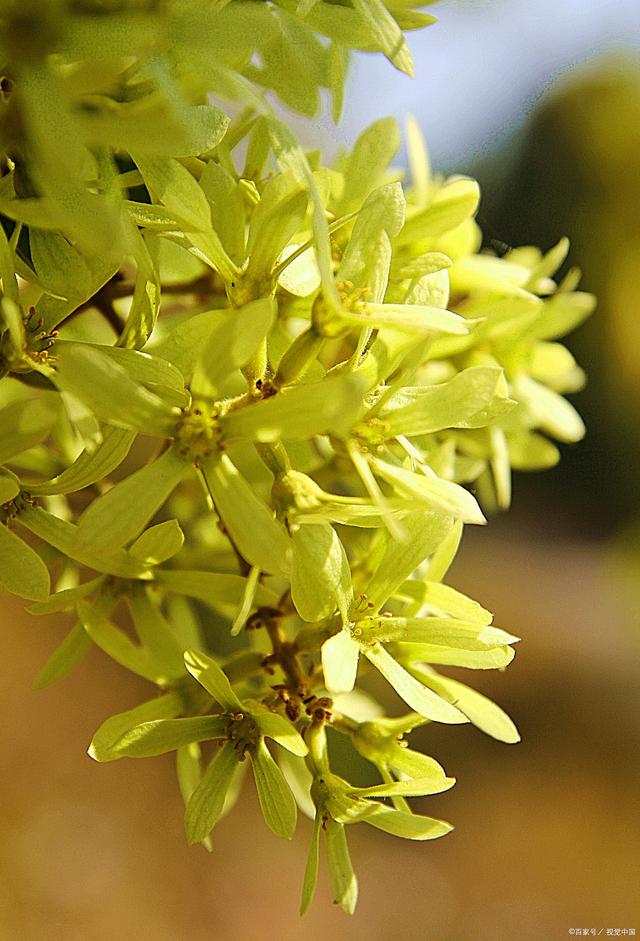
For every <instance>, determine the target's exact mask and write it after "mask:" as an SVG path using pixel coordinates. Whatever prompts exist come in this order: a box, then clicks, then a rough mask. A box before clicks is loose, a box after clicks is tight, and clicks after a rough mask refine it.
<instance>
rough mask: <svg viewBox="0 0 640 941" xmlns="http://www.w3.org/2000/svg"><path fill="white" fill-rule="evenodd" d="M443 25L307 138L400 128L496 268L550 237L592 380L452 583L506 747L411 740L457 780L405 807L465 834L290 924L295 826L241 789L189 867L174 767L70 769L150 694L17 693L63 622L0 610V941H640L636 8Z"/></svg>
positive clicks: (97, 689)
mask: <svg viewBox="0 0 640 941" xmlns="http://www.w3.org/2000/svg"><path fill="white" fill-rule="evenodd" d="M434 12H435V13H436V14H437V15H438V16H439V20H440V22H439V23H438V24H437V25H436V26H434V27H431V28H429V29H428V30H426V31H425V32H424V33H422V34H418V35H415V34H414V35H413V36H412V37H411V40H410V43H411V47H412V49H413V51H414V55H415V60H416V75H417V78H416V81H415V82H410V81H409V80H408V79H405V78H404V77H403V76H400V75H398V74H396V73H392V72H391V71H390V69H389V68H388V66H386V63H384V62H378V61H377V60H375V59H373V58H368V57H366V56H363V57H361V58H360V59H358V61H357V62H356V64H355V67H354V69H353V74H352V77H351V80H350V90H349V91H348V93H347V97H346V100H347V102H348V105H347V110H346V112H345V115H344V118H343V123H342V124H341V126H340V127H339V128H338V129H335V128H332V127H331V126H330V124H329V122H328V121H327V120H325V119H324V118H322V117H321V118H320V119H319V120H317V121H316V122H314V123H313V124H312V125H310V124H309V123H308V122H307V123H306V124H298V128H299V131H300V133H301V134H302V135H303V136H304V137H305V138H306V139H307V141H309V142H310V141H313V144H314V146H317V145H318V140H319V139H320V140H321V142H322V143H323V144H324V146H325V149H327V150H329V151H335V150H336V149H337V147H338V146H340V145H341V144H350V143H352V142H353V140H354V139H355V137H356V136H357V134H358V133H359V131H360V130H361V129H362V128H363V127H365V126H366V125H367V124H368V123H369V122H370V121H372V120H374V119H375V118H377V117H380V116H382V115H385V114H395V115H397V116H398V117H399V118H401V119H402V118H403V116H404V114H406V112H408V111H410V112H412V113H413V114H414V115H415V116H416V117H417V119H418V120H419V122H420V124H421V126H422V128H423V130H424V131H425V134H426V135H427V138H428V141H429V144H430V149H431V154H432V160H433V164H434V167H435V168H436V169H437V170H440V171H442V172H468V173H471V174H472V175H474V176H476V177H477V178H478V179H479V181H480V183H481V186H482V188H483V192H484V198H483V203H482V206H481V210H480V216H479V220H480V222H481V225H482V227H483V229H484V230H485V233H486V238H487V242H488V244H489V245H491V244H494V245H500V246H502V250H504V248H506V247H508V246H509V245H517V244H522V243H529V242H533V243H536V244H538V245H540V246H541V247H542V248H543V249H548V248H549V247H551V246H552V245H553V244H555V243H556V242H557V241H558V239H559V238H560V236H562V235H564V234H567V235H569V237H570V238H571V240H572V251H571V254H570V263H571V264H572V265H575V264H577V265H579V266H580V267H581V268H583V270H584V272H585V274H584V280H583V288H584V289H585V290H589V291H593V292H595V293H596V294H597V295H598V296H599V299H600V305H599V309H598V311H597V313H596V315H595V316H594V317H593V318H592V319H591V321H589V322H587V323H586V324H585V325H584V326H583V327H582V328H580V330H578V331H577V332H576V333H575V335H574V336H572V337H571V338H570V340H569V343H568V345H569V346H570V348H571V350H572V352H573V353H574V354H575V355H576V356H577V357H578V358H579V360H580V362H581V364H582V365H583V366H584V367H585V368H586V370H587V372H588V375H589V385H588V387H587V388H586V389H585V390H584V391H583V392H581V393H579V394H577V395H576V396H574V397H573V401H574V402H575V404H576V405H577V406H578V408H579V409H580V410H581V412H582V414H583V416H584V417H585V419H586V422H587V427H588V436H587V438H586V439H585V441H584V442H582V443H581V444H580V445H577V446H575V447H574V448H566V447H565V448H564V449H563V458H562V463H561V464H560V466H559V467H557V468H555V469H553V470H551V471H547V472H545V473H542V474H541V473H537V474H534V475H531V476H525V475H522V474H520V475H517V477H516V480H515V488H514V491H515V492H514V505H513V508H512V510H511V512H510V513H509V514H507V515H506V516H504V517H501V518H497V519H495V520H492V521H491V523H490V525H489V526H488V527H487V528H485V529H483V530H482V531H479V530H477V529H476V530H473V531H469V532H468V534H467V535H466V537H465V541H464V543H463V548H462V551H461V553H460V556H459V559H458V561H457V562H456V565H455V569H454V571H453V572H452V574H451V577H450V581H451V582H452V583H453V584H455V585H456V587H457V588H459V589H461V590H462V591H465V592H467V593H468V594H470V595H472V596H474V597H477V598H479V599H480V600H481V601H482V603H483V605H485V606H486V607H488V608H490V609H491V610H492V611H494V612H495V616H496V617H495V619H496V623H497V624H498V625H500V626H503V627H505V628H507V629H509V630H512V631H513V632H514V633H516V634H518V635H520V636H522V637H523V638H524V640H523V642H522V644H520V645H519V646H520V649H519V652H518V656H517V657H516V660H515V662H514V663H513V664H512V665H511V667H510V668H509V670H508V671H507V672H506V673H504V674H500V673H493V672H492V673H491V674H490V675H488V674H485V675H483V674H482V673H481V672H479V673H478V675H473V676H472V677H471V681H473V682H472V685H474V686H475V687H476V688H478V689H480V690H481V691H483V692H486V693H487V694H488V695H490V696H491V697H492V698H494V699H496V700H497V701H498V702H499V703H500V704H501V705H502V706H503V707H504V708H506V709H507V711H508V712H509V713H510V714H511V715H512V716H513V718H514V719H515V720H516V722H517V724H518V726H519V728H520V731H521V734H522V738H523V741H522V743H520V744H519V745H516V746H507V745H502V744H500V743H498V742H495V741H493V740H492V739H489V738H486V737H485V736H483V735H482V734H481V733H480V732H479V731H477V730H476V729H474V728H472V727H471V726H461V727H447V728H439V727H438V726H437V725H435V724H434V725H433V726H431V727H427V728H426V729H423V730H422V731H421V732H420V733H416V735H415V737H414V739H413V742H415V743H416V744H418V743H419V745H420V747H421V748H423V749H425V750H426V751H427V752H429V753H431V754H433V755H434V756H435V757H436V758H438V759H439V760H440V761H441V762H442V763H443V764H444V766H445V768H446V769H447V771H448V773H449V774H452V775H454V776H456V777H457V778H458V784H457V785H456V787H455V788H454V789H453V790H452V791H450V792H448V793H447V794H443V795H439V796H437V797H433V798H429V799H426V800H424V801H422V802H417V803H418V804H421V805H422V806H421V807H420V809H421V810H423V811H424V812H426V813H429V814H432V815H433V816H440V817H444V818H445V819H448V820H450V821H451V822H452V823H454V824H455V826H456V829H455V830H454V832H453V833H452V834H450V835H449V836H447V837H446V838H445V839H443V840H439V841H436V842H434V843H432V844H408V843H405V842H403V841H400V840H396V839H395V838H393V837H390V836H385V835H383V834H380V833H378V832H375V831H373V830H372V829H371V828H368V827H360V828H353V829H352V830H350V831H349V837H350V844H351V850H352V856H353V858H354V862H355V865H356V869H357V871H358V875H359V878H360V888H361V901H360V905H359V908H358V911H357V914H356V916H355V918H353V919H348V918H347V917H346V916H344V915H343V914H342V913H341V912H340V911H338V910H336V909H335V908H334V907H333V906H332V905H331V895H330V890H329V888H328V885H327V881H326V878H325V874H324V871H323V870H322V876H321V885H320V891H319V893H318V897H317V898H316V901H315V903H314V906H313V908H312V909H311V911H310V913H309V914H308V915H307V916H306V917H305V919H304V921H302V922H300V921H299V919H298V915H297V905H298V896H299V888H300V885H301V881H302V875H303V869H304V863H305V858H306V852H307V845H308V841H309V838H310V831H311V828H310V824H309V823H308V821H306V820H304V819H303V820H302V821H301V823H300V826H299V828H298V833H297V835H296V838H295V840H294V843H293V846H290V845H286V844H284V843H283V842H282V841H279V840H277V839H276V838H275V837H273V836H271V834H269V832H268V831H266V830H265V828H264V825H263V824H262V821H261V819H260V816H259V811H258V809H257V805H256V800H255V797H254V795H253V793H252V788H251V787H250V786H248V787H246V789H245V794H244V797H243V799H242V803H241V806H240V807H239V808H238V809H236V811H235V812H234V813H233V814H232V815H231V816H230V817H229V818H227V819H225V821H223V822H222V824H221V825H220V827H219V828H218V829H217V830H216V836H215V852H214V854H213V855H212V856H208V855H207V854H206V852H205V851H204V850H203V849H202V848H201V847H197V848H193V849H188V848H187V847H186V845H185V841H184V836H183V832H182V807H181V802H180V799H179V796H178V794H177V788H176V785H175V778H174V774H173V768H172V762H171V759H170V758H169V757H168V756H167V757H166V758H156V759H149V760H146V761H141V762H136V761H133V760H126V759H125V760H123V761H120V762H117V763H114V764H112V765H105V766H100V765H97V764H95V763H94V762H92V761H91V760H90V759H89V758H88V757H87V756H86V754H85V750H86V747H87V745H88V743H89V741H90V739H91V736H92V734H93V732H94V730H95V729H96V727H97V726H98V725H99V723H100V722H101V721H102V720H103V719H104V718H105V717H106V716H108V715H110V714H112V713H113V712H115V711H121V710H122V709H124V708H127V707H129V706H133V705H134V704H136V702H138V701H139V700H140V698H142V697H143V696H144V694H145V690H144V689H142V687H143V686H145V684H144V683H143V682H142V681H137V680H136V678H135V677H133V676H129V675H124V673H123V671H121V670H120V669H119V668H118V667H117V666H116V665H115V664H113V663H112V662H111V661H109V660H108V659H107V658H106V657H105V656H104V655H103V654H101V653H100V652H99V651H97V650H95V649H94V650H93V651H92V652H91V653H90V654H89V656H88V658H87V660H86V661H85V663H84V665H83V667H82V668H81V669H79V670H78V671H77V672H76V673H75V674H73V675H72V676H71V677H69V678H67V679H66V680H64V681H63V682H62V683H61V684H60V685H58V686H54V687H52V688H51V689H48V690H44V691H34V690H33V688H32V686H33V682H34V679H35V677H36V675H37V672H38V670H39V669H40V667H41V665H42V663H43V662H44V660H45V659H46V657H47V655H48V653H49V652H50V650H51V649H53V647H54V646H55V645H56V643H57V642H58V641H59V639H60V638H61V636H62V633H61V631H62V629H63V628H64V627H65V626H66V624H65V622H64V621H63V620H59V621H58V622H56V621H55V619H35V618H30V617H29V616H28V615H24V614H23V613H22V612H21V610H20V606H19V605H18V604H17V603H16V602H14V601H8V600H6V599H4V600H3V602H2V609H1V610H2V621H3V622H4V623H5V625H6V630H5V640H4V649H5V662H4V668H3V671H2V672H3V683H2V686H1V687H0V708H1V709H2V713H3V722H2V728H1V730H0V740H1V742H2V747H1V748H0V765H1V772H2V779H3V801H2V805H1V807H0V938H1V939H4V938H7V939H19V941H41V939H46V941H103V939H104V941H107V939H114V938H118V939H123V941H129V939H133V938H136V939H153V941H178V939H179V941H182V939H184V941H251V939H254V938H261V939H265V941H271V939H273V941H275V939H279V941H280V939H284V941H289V939H298V938H304V939H307V941H316V939H321V938H328V937H331V938H332V939H334V941H359V939H365V938H366V939H367V941H387V939H392V938H402V939H406V941H418V939H420V941H512V939H514V941H515V939H518V941H541V939H545V941H547V939H549V941H551V939H556V938H558V939H562V938H567V937H570V929H580V930H584V929H587V928H588V929H591V928H595V929H596V930H597V931H600V929H603V931H602V934H603V935H606V931H607V929H608V928H610V929H615V928H619V929H629V928H635V929H636V934H637V935H638V936H640V894H639V893H638V885H639V884H640V878H639V877H640V866H639V860H640V851H639V840H638V837H639V836H640V832H639V831H640V827H639V820H640V813H639V811H640V807H639V800H638V793H639V790H640V789H639V784H640V775H639V771H640V767H639V766H640V749H639V748H638V745H639V738H640V736H639V731H640V709H639V708H638V707H639V706H640V683H639V681H638V676H639V670H638V661H639V658H638V653H639V649H640V641H639V638H640V616H639V614H638V612H639V610H640V482H639V480H640V475H639V471H638V468H639V465H640V6H639V5H638V2H637V0H609V2H607V0H563V2H562V3H557V2H556V0H537V2H535V3H531V2H530V0H464V2H455V0H448V2H447V3H445V4H442V5H436V6H435V8H434ZM400 159H402V155H401V158H400ZM450 672H451V675H457V671H455V670H451V671H450ZM460 678H462V679H467V680H468V681H470V680H469V676H468V675H467V677H463V676H462V671H461V672H460ZM362 831H365V832H362ZM254 834H255V835H254Z"/></svg>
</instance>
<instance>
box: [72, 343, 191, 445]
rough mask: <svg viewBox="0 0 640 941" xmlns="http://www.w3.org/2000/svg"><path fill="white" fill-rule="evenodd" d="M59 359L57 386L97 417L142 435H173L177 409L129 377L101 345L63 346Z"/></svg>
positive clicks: (165, 436) (177, 414) (166, 436)
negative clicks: (74, 397)
mask: <svg viewBox="0 0 640 941" xmlns="http://www.w3.org/2000/svg"><path fill="white" fill-rule="evenodd" d="M140 355H143V354H140ZM56 359H57V370H56V375H55V381H56V385H57V386H58V388H59V389H61V390H64V391H66V392H70V393H71V394H72V395H74V396H76V398H78V399H79V400H80V401H81V402H83V403H84V404H85V405H86V406H87V407H88V408H89V409H90V410H91V411H92V412H93V413H94V414H95V415H96V416H97V417H98V418H101V419H103V420H104V421H107V422H110V423H111V424H113V425H117V426H119V427H121V428H130V429H132V430H133V431H139V432H141V433H142V434H150V435H159V436H160V437H163V438H169V437H171V435H172V433H173V429H174V426H175V423H176V418H177V417H179V414H180V413H179V411H178V409H177V408H175V407H172V406H171V405H168V404H167V403H166V402H165V401H163V399H161V398H160V397H159V396H157V395H156V394H155V393H153V392H150V391H149V390H148V389H147V388H145V386H143V385H141V384H140V383H138V382H136V381H135V380H134V379H132V378H130V376H129V374H128V373H127V371H126V369H125V368H124V367H123V366H121V365H120V363H117V362H115V361H114V360H113V359H112V358H111V357H110V356H109V355H108V354H105V353H104V351H102V350H101V349H100V348H99V347H90V346H89V345H88V344H85V343H82V344H80V343H79V344H75V343H73V344H65V345H64V346H62V345H61V347H60V352H59V354H58V353H57V355H56Z"/></svg>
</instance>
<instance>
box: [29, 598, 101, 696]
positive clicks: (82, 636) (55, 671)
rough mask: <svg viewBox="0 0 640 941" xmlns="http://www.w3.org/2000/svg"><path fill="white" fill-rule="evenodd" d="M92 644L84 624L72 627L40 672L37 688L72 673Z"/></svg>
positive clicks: (42, 687) (48, 684)
mask: <svg viewBox="0 0 640 941" xmlns="http://www.w3.org/2000/svg"><path fill="white" fill-rule="evenodd" d="M54 597H55V596H54ZM91 644H92V642H91V638H90V637H89V635H88V634H87V632H86V631H85V629H84V627H83V626H82V624H76V625H75V626H74V627H72V628H71V630H70V631H69V633H68V634H67V636H66V637H65V639H64V640H63V641H62V643H61V644H59V645H58V646H57V647H56V649H55V650H54V651H53V653H52V654H51V655H50V656H49V657H48V658H47V661H46V663H45V664H44V666H43V667H42V669H41V670H40V672H39V673H38V678H37V679H36V688H37V689H46V687H47V686H51V684H52V683H56V682H57V681H58V680H61V679H62V678H63V677H64V676H66V675H67V674H68V673H70V672H71V670H73V668H74V667H75V666H76V665H77V664H78V663H79V662H80V660H82V658H83V657H84V655H85V654H86V653H87V651H88V650H89V649H90V647H91Z"/></svg>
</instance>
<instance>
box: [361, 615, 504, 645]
mask: <svg viewBox="0 0 640 941" xmlns="http://www.w3.org/2000/svg"><path fill="white" fill-rule="evenodd" d="M364 630H365V633H366V636H367V638H371V639H372V640H379V641H385V642H386V641H401V642H407V643H410V644H411V643H413V644H438V645H441V646H443V647H461V648H463V649H464V650H477V649H480V650H481V649H482V648H485V647H500V646H503V645H505V644H513V643H516V642H517V641H518V640H519V638H518V637H514V636H513V634H508V633H507V632H506V631H503V630H500V628H497V627H491V626H489V625H486V624H478V622H477V621H462V620H459V619H458V618H438V617H424V618H380V620H379V621H377V622H376V623H375V624H374V625H373V627H370V628H365V629H364Z"/></svg>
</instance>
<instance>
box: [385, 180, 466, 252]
mask: <svg viewBox="0 0 640 941" xmlns="http://www.w3.org/2000/svg"><path fill="white" fill-rule="evenodd" d="M479 201H480V189H479V187H478V184H477V183H476V182H475V180H469V179H466V178H464V177H458V178H457V179H452V180H451V181H450V182H448V183H446V184H445V185H444V186H442V187H440V189H439V190H437V191H436V193H435V195H434V197H433V199H432V201H431V203H430V204H429V205H428V206H427V207H426V208H425V209H421V210H419V211H418V212H416V213H414V214H413V215H410V216H409V217H408V219H407V221H406V223H405V225H404V228H403V230H402V232H401V234H400V236H399V238H398V241H399V243H401V244H403V245H408V244H409V243H411V242H419V241H420V240H422V239H433V238H437V237H438V236H439V235H444V234H445V233H446V232H449V231H450V230H451V229H455V228H457V227H458V226H459V225H461V224H462V223H463V222H465V221H466V220H467V219H469V218H470V217H471V216H472V215H473V214H474V213H475V211H476V209H477V208H478V203H479Z"/></svg>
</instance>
